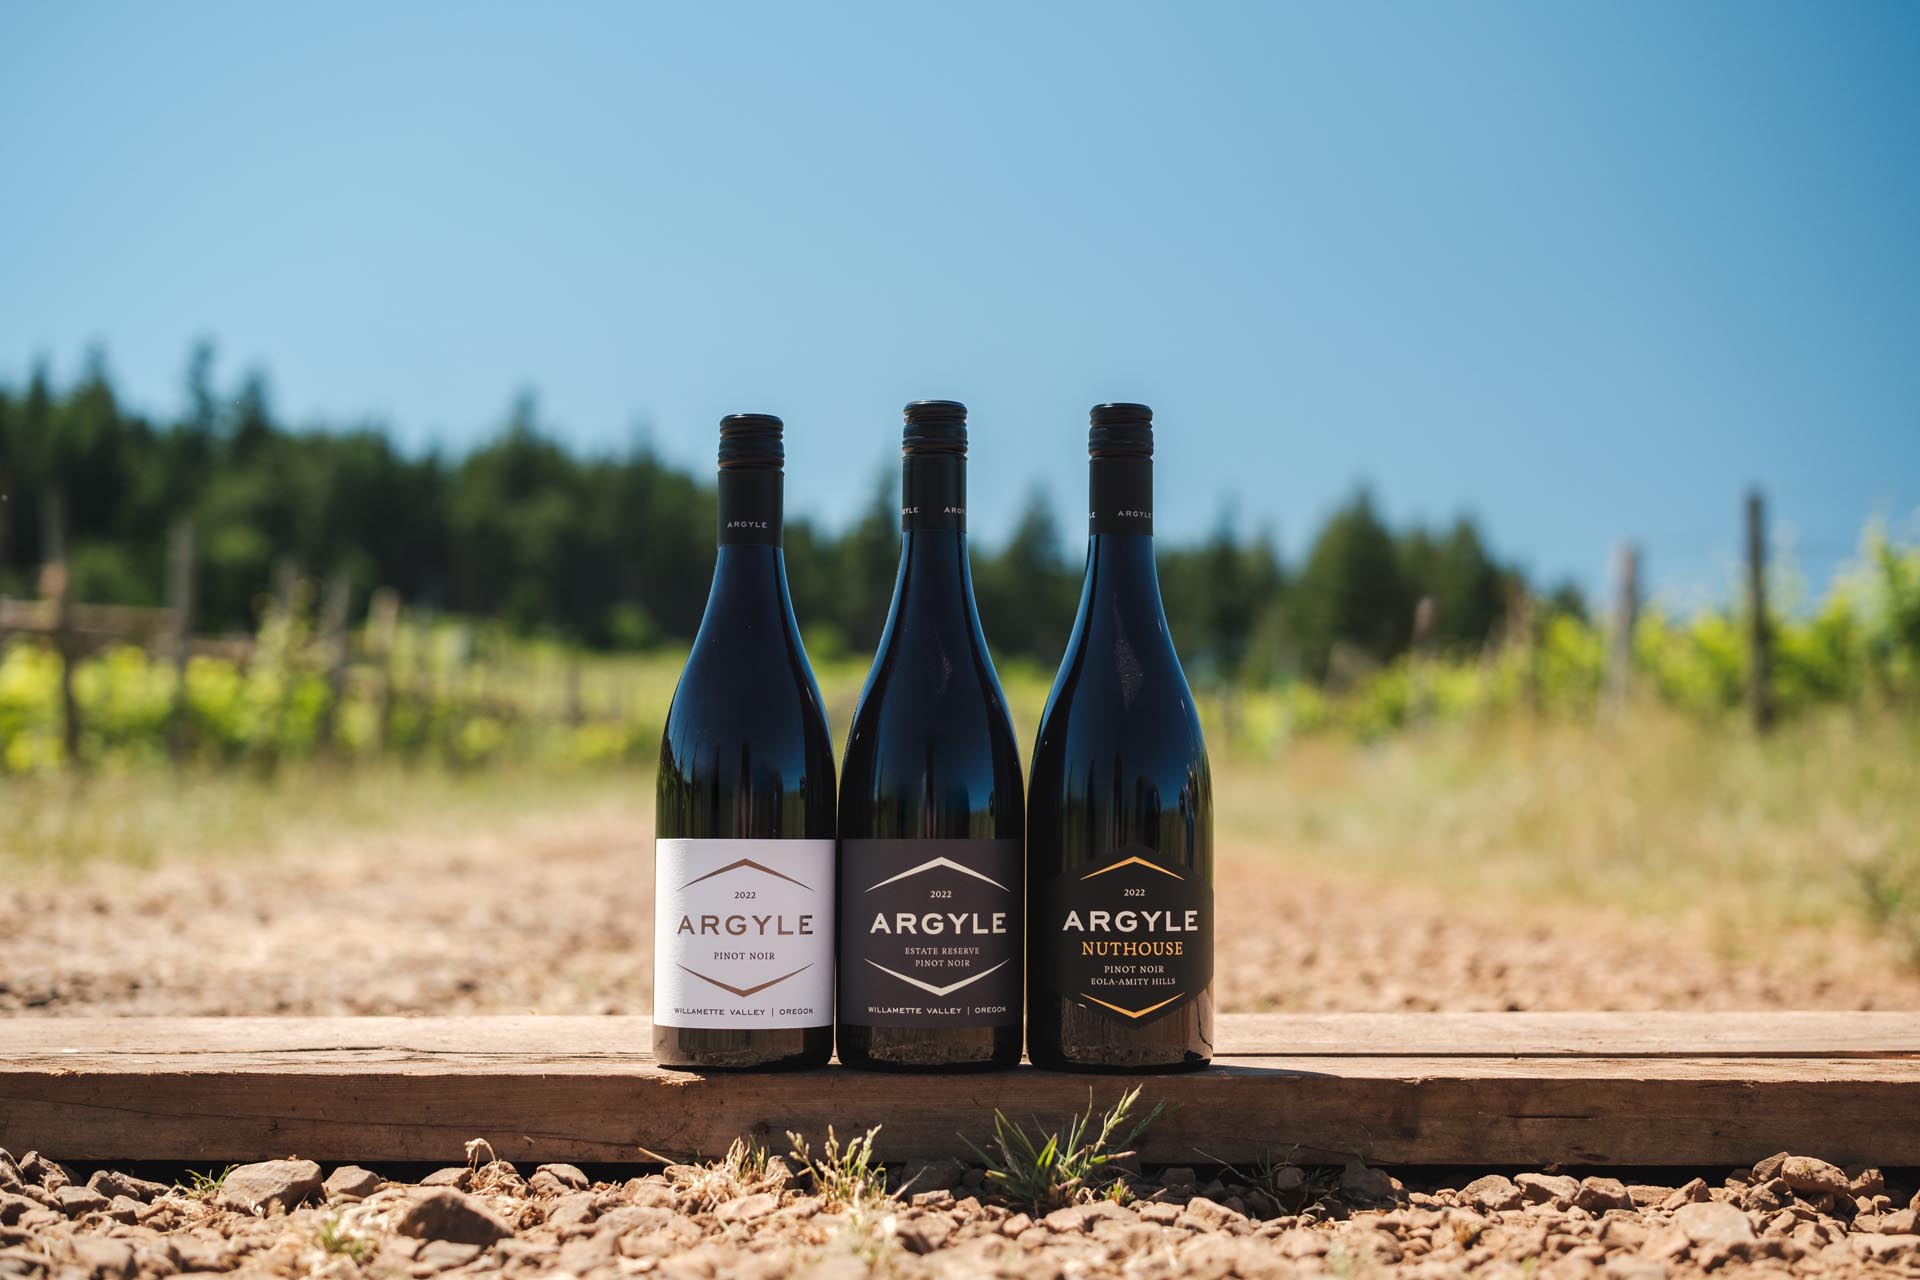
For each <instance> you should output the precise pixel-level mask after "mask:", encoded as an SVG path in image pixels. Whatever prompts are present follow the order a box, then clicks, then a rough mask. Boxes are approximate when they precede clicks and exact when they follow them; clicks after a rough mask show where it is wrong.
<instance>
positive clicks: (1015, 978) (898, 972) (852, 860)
mask: <svg viewBox="0 0 1920 1280" xmlns="http://www.w3.org/2000/svg"><path fill="white" fill-rule="evenodd" d="M1021 852H1022V846H1021V842H1020V841H1019V840H1017V839H1010V840H845V839H843V840H841V842H840V902H839V910H840V911H841V913H842V915H841V921H840V1000H839V1006H840V1021H841V1022H843V1023H851V1024H853V1025H855V1026H869V1027H1001V1026H1018V1025H1019V1024H1020V985H1021V973H1020V955H1021V948H1022V942H1023V936H1024V935H1023V931H1022V912H1021V898H1022V896H1023V895H1022V888H1023V884H1024V877H1025V868H1024V867H1023V865H1022V860H1021Z"/></svg>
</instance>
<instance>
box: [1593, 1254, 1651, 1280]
mask: <svg viewBox="0 0 1920 1280" xmlns="http://www.w3.org/2000/svg"><path fill="white" fill-rule="evenodd" d="M1601 1274H1602V1275H1604V1276H1605V1277H1606V1280H1667V1264H1666V1263H1664V1262H1660V1261H1658V1260H1656V1259H1653V1258H1635V1257H1631V1256H1629V1255H1626V1254H1620V1255H1617V1256H1615V1257H1612V1258H1608V1259H1607V1264H1606V1268H1605V1269H1604V1270H1603V1271H1602V1272H1601Z"/></svg>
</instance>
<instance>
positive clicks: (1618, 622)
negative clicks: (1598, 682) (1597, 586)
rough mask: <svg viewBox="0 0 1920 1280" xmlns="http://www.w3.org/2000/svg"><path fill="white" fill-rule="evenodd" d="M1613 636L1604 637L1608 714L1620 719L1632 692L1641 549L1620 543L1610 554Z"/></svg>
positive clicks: (1638, 615) (1638, 608) (1638, 617)
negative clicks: (1605, 641) (1611, 561)
mask: <svg viewBox="0 0 1920 1280" xmlns="http://www.w3.org/2000/svg"><path fill="white" fill-rule="evenodd" d="M1612 622H1613V627H1612V632H1611V634H1609V636H1608V637H1607V640H1608V644H1607V689H1606V693H1607V710H1608V711H1609V712H1610V713H1611V714H1613V715H1619V714H1620V713H1621V712H1622V711H1624V710H1625V709H1626V704H1627V699H1628V697H1630V696H1631V694H1632V691H1633V632H1634V628H1635V627H1636V626H1638V625H1639V622H1640V548H1639V547H1637V546H1635V545H1634V544H1633V543H1631V542H1622V543H1621V544H1620V545H1619V546H1618V547H1617V548H1615V549H1614V553H1613V612H1612Z"/></svg>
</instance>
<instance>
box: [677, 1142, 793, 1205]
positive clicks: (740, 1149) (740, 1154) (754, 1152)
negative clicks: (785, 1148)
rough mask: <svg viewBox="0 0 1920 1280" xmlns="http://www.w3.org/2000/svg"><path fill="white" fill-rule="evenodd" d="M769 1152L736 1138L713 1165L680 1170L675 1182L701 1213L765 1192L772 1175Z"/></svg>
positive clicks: (759, 1146)
mask: <svg viewBox="0 0 1920 1280" xmlns="http://www.w3.org/2000/svg"><path fill="white" fill-rule="evenodd" d="M770 1169H771V1166H770V1157H769V1156H768V1155H767V1149H766V1148H765V1147H763V1146H761V1145H760V1144H759V1143H757V1142H752V1141H749V1140H748V1139H746V1138H735V1139H734V1140H733V1145H732V1146H730V1147H728V1148H727V1154H725V1155H724V1156H721V1157H720V1158H719V1159H718V1160H715V1161H714V1162H713V1163H711V1164H704V1165H683V1166H678V1167H677V1168H676V1170H675V1171H674V1172H675V1178H676V1180H677V1181H678V1182H679V1183H680V1190H681V1192H682V1193H683V1194H684V1195H686V1196H687V1197H688V1198H689V1199H691V1200H693V1201H694V1202H695V1203H696V1204H697V1205H698V1206H699V1207H700V1208H701V1209H712V1208H714V1207H715V1206H716V1205H722V1204H725V1203H726V1202H727V1201H729V1200H737V1199H739V1198H740V1197H741V1196H744V1195H750V1194H752V1193H753V1192H755V1191H759V1190H763V1189H764V1187H765V1184H766V1182H767V1179H768V1175H769V1172H770Z"/></svg>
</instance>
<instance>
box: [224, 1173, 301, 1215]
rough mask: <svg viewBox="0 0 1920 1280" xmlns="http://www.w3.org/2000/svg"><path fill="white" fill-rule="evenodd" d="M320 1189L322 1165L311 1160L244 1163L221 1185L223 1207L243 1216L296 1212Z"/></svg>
mask: <svg viewBox="0 0 1920 1280" xmlns="http://www.w3.org/2000/svg"><path fill="white" fill-rule="evenodd" d="M319 1190H320V1166H319V1165H317V1164H315V1163H314V1162H313V1161H311V1160H263V1161H261V1162H260V1163H259V1164H243V1165H241V1166H240V1167H239V1168H237V1169H234V1170H232V1171H230V1172H229V1173H228V1174H227V1176H226V1177H225V1178H224V1179H223V1180H222V1181H221V1183H220V1204H221V1206H222V1207H224V1208H228V1209H237V1210H239V1211H240V1212H241V1213H256V1214H257V1213H268V1212H271V1211H272V1209H273V1207H274V1206H275V1205H279V1206H280V1207H281V1208H282V1209H292V1208H295V1207H296V1206H298V1205H302V1204H305V1203H306V1202H307V1200H308V1198H309V1197H311V1196H312V1195H314V1193H316V1192H317V1191H319Z"/></svg>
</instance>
